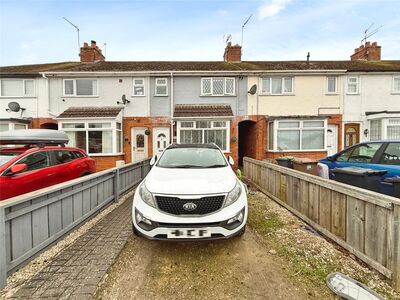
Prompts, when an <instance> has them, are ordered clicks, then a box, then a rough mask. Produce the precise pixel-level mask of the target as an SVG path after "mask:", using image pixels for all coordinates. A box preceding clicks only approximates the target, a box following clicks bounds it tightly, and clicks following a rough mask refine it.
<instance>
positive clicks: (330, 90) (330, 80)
mask: <svg viewBox="0 0 400 300" xmlns="http://www.w3.org/2000/svg"><path fill="white" fill-rule="evenodd" d="M337 79H338V78H337V77H336V76H328V77H326V93H327V94H337Z"/></svg>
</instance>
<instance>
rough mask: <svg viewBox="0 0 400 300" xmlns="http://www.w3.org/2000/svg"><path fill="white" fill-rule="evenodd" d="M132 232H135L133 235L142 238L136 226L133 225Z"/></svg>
mask: <svg viewBox="0 0 400 300" xmlns="http://www.w3.org/2000/svg"><path fill="white" fill-rule="evenodd" d="M132 232H133V235H136V236H140V233H139V231H138V230H137V229H136V228H135V225H133V224H132Z"/></svg>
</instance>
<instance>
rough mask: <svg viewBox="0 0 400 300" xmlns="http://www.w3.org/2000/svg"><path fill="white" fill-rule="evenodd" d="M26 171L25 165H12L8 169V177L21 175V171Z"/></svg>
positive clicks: (26, 166)
mask: <svg viewBox="0 0 400 300" xmlns="http://www.w3.org/2000/svg"><path fill="white" fill-rule="evenodd" d="M26 170H28V165H27V164H16V165H13V166H12V167H11V168H10V171H9V172H8V175H14V174H18V173H21V172H23V171H26Z"/></svg>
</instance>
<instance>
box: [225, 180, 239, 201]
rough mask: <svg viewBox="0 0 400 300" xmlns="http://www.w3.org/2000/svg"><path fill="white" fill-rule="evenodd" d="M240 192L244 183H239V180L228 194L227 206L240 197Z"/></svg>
mask: <svg viewBox="0 0 400 300" xmlns="http://www.w3.org/2000/svg"><path fill="white" fill-rule="evenodd" d="M240 194H242V185H241V184H240V183H239V181H236V185H235V187H234V188H233V190H232V191H230V192H229V193H228V196H227V197H226V201H225V206H228V205H231V204H232V203H233V202H235V201H236V200H237V199H239V197H240Z"/></svg>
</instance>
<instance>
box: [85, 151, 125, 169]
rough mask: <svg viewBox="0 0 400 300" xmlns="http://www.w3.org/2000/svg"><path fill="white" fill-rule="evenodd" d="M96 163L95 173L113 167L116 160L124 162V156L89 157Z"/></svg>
mask: <svg viewBox="0 0 400 300" xmlns="http://www.w3.org/2000/svg"><path fill="white" fill-rule="evenodd" d="M91 158H93V159H94V160H95V161H96V172H99V171H103V170H107V169H110V168H114V167H115V163H116V161H117V160H124V155H113V156H91Z"/></svg>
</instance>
